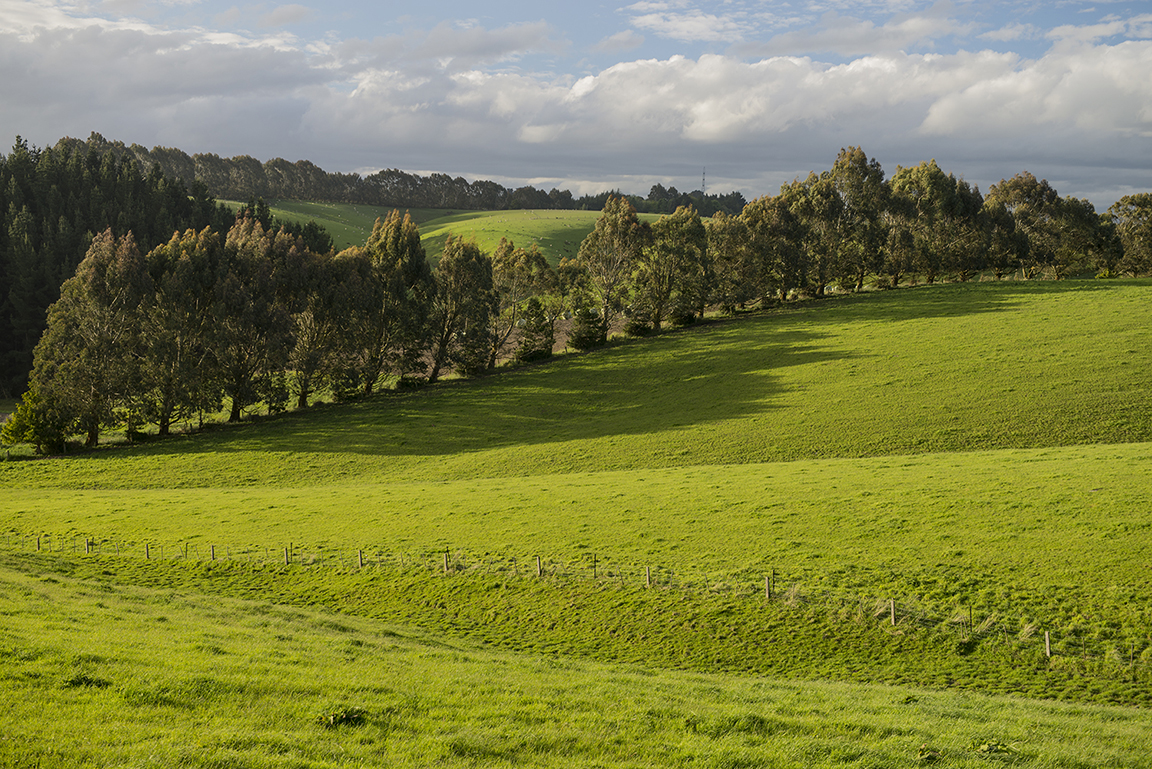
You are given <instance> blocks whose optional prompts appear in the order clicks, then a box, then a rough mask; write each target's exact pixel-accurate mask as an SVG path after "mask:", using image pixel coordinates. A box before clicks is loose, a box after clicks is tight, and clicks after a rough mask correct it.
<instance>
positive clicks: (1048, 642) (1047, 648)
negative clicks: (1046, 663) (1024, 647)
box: [1044, 630, 1052, 659]
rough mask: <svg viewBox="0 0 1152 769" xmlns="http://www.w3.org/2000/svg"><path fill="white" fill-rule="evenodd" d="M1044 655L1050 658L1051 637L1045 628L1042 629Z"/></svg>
mask: <svg viewBox="0 0 1152 769" xmlns="http://www.w3.org/2000/svg"><path fill="white" fill-rule="evenodd" d="M1044 656H1045V657H1047V658H1048V659H1052V638H1051V636H1049V635H1048V631H1047V630H1045V631H1044Z"/></svg>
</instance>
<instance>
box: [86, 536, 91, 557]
mask: <svg viewBox="0 0 1152 769" xmlns="http://www.w3.org/2000/svg"><path fill="white" fill-rule="evenodd" d="M84 555H92V540H90V539H88V537H84Z"/></svg>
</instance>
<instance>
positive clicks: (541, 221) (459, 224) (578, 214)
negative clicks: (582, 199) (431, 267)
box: [228, 200, 659, 264]
mask: <svg viewBox="0 0 1152 769" xmlns="http://www.w3.org/2000/svg"><path fill="white" fill-rule="evenodd" d="M228 203H229V205H231V206H233V207H238V206H240V205H241V204H240V203H238V202H235V201H228ZM269 206H270V207H271V209H272V214H273V215H274V216H276V217H277V218H279V219H284V220H287V221H295V222H300V223H305V222H307V221H308V220H310V219H312V220H315V221H316V223H317V224H320V225H321V226H323V227H324V228H325V229H327V230H328V232H329V233H330V234H331V235H332V239H333V241H334V242H335V243H336V248H337V250H339V249H344V248H348V247H349V246H362V245H364V242H365V241H366V240H367V239H368V236H369V235H370V234H371V232H372V225H373V224H374V223H375V221H376V219H377V218H378V217H383V216H386V215H387V214H388V212H389V211H391V209H390V208H380V207H376V206H363V205H352V204H344V203H309V202H304V201H296V200H278V201H271V202H270V203H269ZM407 212H408V213H410V214H411V215H412V218H413V219H414V220H415V221H416V223H417V224H418V225H420V234H421V238H422V240H423V242H424V248H425V250H426V251H427V253H428V258H429V259H431V260H432V261H436V260H437V259H439V258H440V253H441V252H442V251H443V250H444V242H445V241H446V240H447V239H448V236H449V235H456V236H458V237H464V238H475V240H476V242H477V243H478V244H479V245H480V247H481V248H482V249H484V250H485V251H486V252H488V253H491V252H492V251H494V250H495V249H496V246H497V245H498V244H499V243H500V238H502V237H503V238H507V239H508V240H511V241H512V242H513V243H515V244H516V245H518V246H523V247H525V248H527V247H529V246H531V245H532V244H534V243H535V244H536V245H537V246H539V248H540V250H541V251H542V252H543V253H544V255H545V256H546V257H547V258H548V261H549V262H551V263H552V264H557V263H558V262H559V261H560V259H562V258H564V257H568V258H570V259H571V258H574V257H575V256H576V252H577V251H578V250H579V248H580V242H581V241H582V240H584V238H585V237H586V236H587V235H588V233H590V232H591V231H592V228H593V226H594V225H595V223H596V219H597V218H599V216H600V212H599V211H451V210H442V209H428V208H425V209H408V210H407ZM641 218H643V219H646V220H648V221H655V220H656V219H657V218H659V217H658V216H656V215H652V214H643V215H642V217H641Z"/></svg>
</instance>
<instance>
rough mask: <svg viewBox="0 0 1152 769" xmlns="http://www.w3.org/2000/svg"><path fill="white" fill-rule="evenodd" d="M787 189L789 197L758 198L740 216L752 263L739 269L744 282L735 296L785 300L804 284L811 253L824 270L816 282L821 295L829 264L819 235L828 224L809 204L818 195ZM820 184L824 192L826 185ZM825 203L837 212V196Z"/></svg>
mask: <svg viewBox="0 0 1152 769" xmlns="http://www.w3.org/2000/svg"><path fill="white" fill-rule="evenodd" d="M810 178H811V177H810ZM818 184H819V183H818ZM785 186H786V187H787V189H788V192H787V193H785V192H782V193H781V194H780V195H777V196H774V197H772V196H765V197H762V198H757V199H756V200H753V201H752V202H751V203H749V204H748V205H746V206H745V207H744V210H743V211H742V212H741V213H740V217H739V219H740V221H741V222H743V224H744V228H745V231H746V232H747V238H748V245H747V248H748V251H749V255H750V258H751V264H749V265H747V267H746V268H745V269H744V271H743V272H744V275H743V276H742V277H743V278H745V279H746V280H747V283H746V284H745V285H743V286H741V287H738V288H736V291H737V296H738V297H744V296H746V295H748V294H752V295H754V296H758V297H760V298H761V299H762V300H767V299H769V298H772V297H779V298H780V300H781V301H783V300H784V299H787V298H788V293H789V292H790V291H792V290H793V289H796V288H800V287H802V286H804V285H805V284H806V282H807V280H808V271H809V266H810V264H811V262H810V259H809V254H815V255H816V256H817V258H822V259H823V261H822V262H821V266H822V269H823V270H824V272H823V273H821V274H820V275H819V276H818V277H817V279H816V283H817V284H818V289H819V290H818V293H823V286H824V284H825V283H826V278H827V268H828V265H830V263H831V262H830V259H828V258H827V257H828V254H829V251H828V248H827V246H826V244H825V243H824V242H823V241H821V240H820V239H819V238H818V236H817V233H818V232H820V229H821V227H823V226H825V225H826V224H828V223H827V222H824V221H817V218H818V208H817V206H816V205H814V204H813V203H814V200H819V196H818V195H816V196H813V195H812V194H811V193H812V190H811V188H809V187H807V186H797V185H796V184H793V185H791V186H789V185H785ZM820 186H821V189H822V190H827V186H826V185H820ZM823 200H824V202H827V203H828V204H829V205H830V207H831V208H832V209H833V210H835V209H836V206H835V198H831V197H829V198H824V199H823ZM805 218H807V220H808V221H807V223H806V222H805Z"/></svg>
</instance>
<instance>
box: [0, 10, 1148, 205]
mask: <svg viewBox="0 0 1152 769" xmlns="http://www.w3.org/2000/svg"><path fill="white" fill-rule="evenodd" d="M898 5H899V4H898ZM69 8H70V7H67V6H62V5H60V6H56V5H51V4H37V3H28V2H22V1H21V0H0V104H3V105H4V109H3V110H2V116H0V130H2V131H3V132H5V133H8V134H9V136H10V137H14V136H15V135H16V134H21V135H23V136H25V137H26V138H30V139H32V140H33V141H37V142H40V143H50V142H52V141H55V140H56V139H57V138H60V137H61V136H64V135H73V136H81V137H83V136H87V134H88V133H89V132H91V131H99V132H101V133H103V134H104V135H105V136H108V137H109V138H118V139H122V140H124V141H127V142H138V143H140V144H145V145H148V146H151V145H154V144H160V145H164V146H178V147H180V148H182V149H185V150H186V151H189V152H216V153H218V154H222V155H230V154H250V155H253V156H256V157H259V158H261V159H267V158H271V157H275V156H282V157H286V158H288V159H290V160H294V159H298V158H307V159H310V160H312V161H314V162H316V163H318V164H319V165H321V166H323V167H325V168H327V169H328V170H353V169H375V168H382V167H401V168H406V169H409V170H414V171H427V170H436V171H444V172H448V173H453V174H455V173H460V174H465V175H470V176H474V177H485V178H494V179H498V180H509V181H511V182H513V183H526V182H525V181H524V180H528V179H531V180H536V181H537V182H539V181H543V182H544V183H555V184H557V185H560V186H570V187H572V188H573V189H574V190H576V191H582V190H589V189H603V188H606V187H608V186H615V185H619V186H622V187H623V188H625V189H629V190H633V191H638V192H644V191H646V190H647V185H648V184H650V183H652V182H653V181H662V180H675V179H682V178H684V177H687V178H688V179H692V180H695V179H698V178H699V174H700V168H701V167H703V166H707V168H708V175H709V179H710V184H709V187H710V188H712V189H721V188H723V189H732V188H738V189H741V190H743V191H745V193H746V194H749V195H759V194H770V193H773V192H775V191H776V189H777V188H778V187H779V184H780V183H782V182H784V181H787V180H789V179H791V178H793V177H794V176H796V175H800V174H806V173H807V171H808V170H812V169H816V170H819V169H823V168H827V167H828V166H829V165H830V164H831V161H832V159H834V157H835V154H836V152H837V151H838V150H839V148H840V147H842V146H847V145H849V144H854V145H862V146H863V147H864V149H865V150H866V151H867V152H868V153H869V154H870V155H873V156H875V157H877V158H878V159H880V160H881V162H882V163H883V164H884V166H885V170H886V171H887V172H888V173H889V174H890V173H892V172H893V171H895V166H896V165H897V164H901V165H910V164H914V163H917V162H920V161H921V160H926V159H929V158H933V157H934V158H936V159H937V160H938V161H939V162H940V164H941V166H942V167H945V168H946V169H947V170H952V171H955V172H956V173H958V174H962V175H964V176H965V177H966V178H968V179H969V180H971V181H974V182H976V183H978V184H981V185H982V186H986V185H987V184H989V183H993V182H996V181H998V180H999V179H1000V178H1002V177H1003V176H1010V175H1012V174H1014V173H1016V172H1018V171H1021V170H1024V169H1028V170H1031V171H1033V172H1034V173H1036V174H1037V175H1038V176H1047V177H1048V178H1049V179H1050V180H1051V181H1052V182H1053V184H1054V185H1056V186H1057V187H1058V189H1060V191H1061V192H1062V193H1072V194H1076V195H1078V196H1085V197H1090V198H1091V199H1093V200H1094V202H1096V203H1097V205H1098V206H1104V207H1106V206H1107V205H1108V204H1110V203H1111V201H1112V200H1114V199H1115V198H1116V197H1118V196H1119V195H1121V194H1125V193H1126V192H1130V191H1134V190H1137V189H1141V190H1146V189H1152V175H1150V172H1152V142H1150V141H1149V138H1150V137H1152V76H1150V75H1152V40H1150V39H1149V38H1150V37H1152V16H1148V15H1136V16H1132V17H1130V18H1124V19H1110V20H1107V21H1105V22H1100V23H1096V22H1094V23H1091V24H1085V25H1084V26H1081V27H1074V26H1070V25H1060V26H1057V27H1053V28H1052V29H1050V30H1048V31H1046V32H1041V31H1040V30H1039V29H1038V28H1036V27H1035V26H1031V25H1028V24H1016V25H1012V24H1005V25H1002V26H998V27H996V28H989V29H983V28H981V27H980V26H979V25H977V24H975V23H973V22H970V21H965V20H962V19H956V18H953V17H952V16H951V15H949V14H947V13H940V12H937V11H935V10H932V11H931V12H926V13H923V14H920V15H916V14H908V13H905V14H904V15H903V16H898V17H897V16H891V17H889V18H888V19H886V20H882V21H881V22H880V23H877V22H874V21H871V20H867V19H859V18H851V17H847V16H841V15H837V14H835V13H834V12H833V13H826V14H825V15H823V16H822V17H821V18H820V20H819V21H818V22H816V23H815V24H814V25H812V26H809V27H806V28H804V29H802V30H799V31H790V32H781V33H778V34H772V35H769V36H767V37H764V39H763V40H762V41H761V42H756V41H755V40H753V39H752V38H753V36H754V35H755V34H759V32H757V30H758V29H759V28H758V27H757V26H756V23H755V22H756V20H755V19H754V18H753V17H752V16H751V15H749V14H748V13H746V12H741V13H742V14H743V15H739V14H737V15H733V16H730V17H724V16H720V15H710V14H708V13H703V12H700V11H699V10H696V9H693V8H691V7H687V6H685V5H683V4H667V3H641V4H635V5H632V6H629V7H628V8H626V9H625V12H626V17H627V19H628V20H629V23H630V24H631V27H630V28H629V29H626V30H623V31H621V32H618V33H615V34H612V35H599V36H597V37H595V38H594V39H592V40H590V41H589V42H588V44H587V46H586V49H587V52H588V53H589V54H592V53H598V54H599V55H601V56H603V55H607V54H616V53H619V52H627V51H631V50H634V49H636V48H638V47H639V46H641V45H643V44H644V41H645V39H646V38H648V37H649V36H656V37H662V38H665V39H672V40H689V39H691V40H696V41H706V42H709V43H712V44H715V45H720V46H721V47H720V48H717V49H716V50H713V51H711V52H701V53H698V54H697V55H694V56H685V55H669V56H661V57H653V58H624V59H623V60H620V61H617V62H615V63H609V64H606V65H603V66H591V65H589V64H588V63H587V61H588V60H587V59H586V60H585V65H584V69H585V71H583V72H581V71H579V68H578V67H576V66H569V67H566V68H560V67H557V66H556V64H557V62H563V61H564V60H565V59H566V57H567V58H571V57H573V56H575V55H577V54H579V53H580V51H573V48H574V45H573V43H572V42H571V41H570V40H569V39H568V38H567V37H566V35H564V34H561V33H560V32H559V31H558V30H557V28H556V27H554V26H553V25H552V24H550V23H549V22H547V21H544V20H539V21H528V22H514V23H507V24H502V25H499V26H492V27H485V26H482V25H481V24H479V23H476V24H471V25H459V24H452V23H439V24H436V25H433V26H431V27H427V28H424V29H416V30H406V31H404V32H402V33H401V32H398V33H395V34H389V35H386V36H383V37H378V38H359V37H347V38H340V37H333V36H331V35H326V36H318V37H315V38H313V39H307V40H305V39H301V38H298V37H296V36H294V35H293V34H291V33H289V32H286V31H283V27H284V26H285V25H289V24H293V23H297V22H300V21H301V20H305V19H308V18H309V17H310V16H311V15H312V13H313V11H311V10H310V9H309V8H307V7H305V6H301V5H295V4H293V5H282V6H278V7H274V8H269V9H267V10H266V11H265V13H264V14H263V16H262V17H261V19H262V22H261V23H262V24H264V26H261V27H258V28H256V31H255V32H251V31H244V30H236V29H231V30H227V31H225V30H221V29H213V28H210V27H204V26H198V25H173V24H165V25H159V24H154V23H150V22H146V21H143V20H140V19H111V20H110V19H102V18H97V17H95V16H85V15H83V14H81V13H79V12H77V11H73V10H70V9H69ZM889 10H890V11H891V10H893V9H889ZM896 10H899V9H896ZM763 21H764V20H763V19H762V20H761V22H763ZM765 23H768V24H769V26H771V25H773V24H780V23H782V22H781V21H780V20H779V19H772V20H769V22H765ZM958 37H959V38H963V39H964V40H965V41H967V42H971V43H974V44H975V45H972V46H970V47H964V46H956V47H955V48H954V50H948V51H942V52H941V51H936V50H933V49H934V48H935V47H936V46H937V44H938V43H939V42H940V41H942V40H944V39H953V38H958ZM1025 37H1026V38H1028V39H1031V40H1035V39H1038V38H1042V39H1043V40H1044V41H1045V42H1044V43H1043V45H1044V46H1046V47H1044V48H1042V49H1041V51H1040V54H1039V55H1036V56H1025V55H1022V54H1021V53H1018V52H1014V51H1011V50H1001V49H998V48H993V47H990V44H991V43H993V42H1001V43H1002V42H1004V41H1011V40H1015V39H1017V38H1025ZM985 43H988V44H989V45H984V44H985ZM576 47H578V46H576ZM917 48H919V50H917ZM821 52H834V53H835V54H836V55H835V56H827V57H826V56H822V55H821ZM680 184H681V186H689V185H688V184H685V183H684V182H680Z"/></svg>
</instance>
